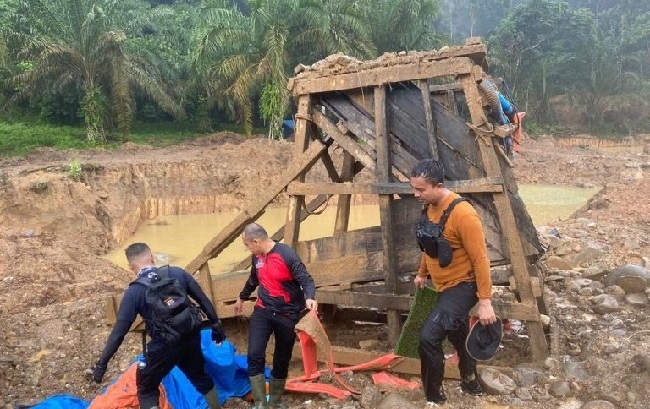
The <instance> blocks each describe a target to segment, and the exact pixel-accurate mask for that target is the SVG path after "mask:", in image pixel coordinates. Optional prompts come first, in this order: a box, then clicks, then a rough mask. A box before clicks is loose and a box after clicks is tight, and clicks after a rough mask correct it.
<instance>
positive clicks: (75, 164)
mask: <svg viewBox="0 0 650 409" xmlns="http://www.w3.org/2000/svg"><path fill="white" fill-rule="evenodd" d="M68 176H69V177H70V179H72V180H74V181H75V182H81V181H82V180H83V169H82V168H81V162H79V159H77V158H75V159H73V160H72V161H71V162H70V167H69V169H68Z"/></svg>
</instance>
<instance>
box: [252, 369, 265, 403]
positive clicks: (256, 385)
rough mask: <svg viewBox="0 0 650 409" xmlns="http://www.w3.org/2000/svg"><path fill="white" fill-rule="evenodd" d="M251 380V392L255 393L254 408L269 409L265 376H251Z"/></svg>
mask: <svg viewBox="0 0 650 409" xmlns="http://www.w3.org/2000/svg"><path fill="white" fill-rule="evenodd" d="M249 379H250V380H251V392H252V393H253V399H254V400H255V404H254V405H253V407H254V408H255V409H262V408H268V407H269V405H268V404H267V403H266V379H265V378H264V374H262V373H261V374H259V375H255V376H250V377H249Z"/></svg>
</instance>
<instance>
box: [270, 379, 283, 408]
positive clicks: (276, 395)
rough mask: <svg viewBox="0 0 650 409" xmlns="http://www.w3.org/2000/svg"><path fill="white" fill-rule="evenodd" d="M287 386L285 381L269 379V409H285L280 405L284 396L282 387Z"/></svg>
mask: <svg viewBox="0 0 650 409" xmlns="http://www.w3.org/2000/svg"><path fill="white" fill-rule="evenodd" d="M286 384H287V380H286V379H275V378H273V377H271V381H270V385H271V388H270V393H269V408H276V409H285V408H286V406H284V403H282V395H284V387H285V385H286Z"/></svg>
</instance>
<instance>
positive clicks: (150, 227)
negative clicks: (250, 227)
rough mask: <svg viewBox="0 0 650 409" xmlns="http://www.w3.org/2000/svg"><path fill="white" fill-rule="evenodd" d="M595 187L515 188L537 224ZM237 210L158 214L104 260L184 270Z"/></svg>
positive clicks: (270, 217) (367, 216)
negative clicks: (146, 252)
mask: <svg viewBox="0 0 650 409" xmlns="http://www.w3.org/2000/svg"><path fill="white" fill-rule="evenodd" d="M598 190H599V188H579V187H573V186H559V185H537V184H532V185H519V194H520V195H521V197H522V199H523V201H524V203H525V204H526V208H527V209H528V213H529V214H530V215H531V218H532V219H533V223H534V224H535V225H536V226H542V225H547V224H552V223H553V222H554V221H558V220H565V219H567V218H569V217H570V216H571V214H573V213H574V212H575V211H576V210H578V209H580V208H581V207H582V206H584V205H585V204H586V203H587V200H589V198H591V197H592V196H593V195H595V194H596V193H597V192H598ZM238 215H239V212H234V211H233V212H219V213H211V214H200V215H180V216H160V217H157V218H155V219H153V220H149V221H147V222H146V223H143V224H142V225H141V226H140V228H139V229H138V231H137V232H136V233H135V234H134V235H133V236H132V237H130V238H129V239H128V240H127V241H126V242H125V243H123V244H122V246H120V247H118V248H116V249H114V250H113V251H111V252H110V253H109V254H108V255H107V257H108V259H109V260H111V261H112V262H113V263H115V264H116V265H118V266H120V267H123V268H127V264H126V260H125V259H124V248H126V247H127V246H128V245H129V244H131V243H136V242H146V243H148V244H149V245H150V246H151V248H152V249H153V250H154V252H155V253H156V256H157V259H158V262H159V263H160V264H167V263H170V264H173V265H178V266H186V265H187V264H188V263H189V262H190V261H192V259H193V258H194V257H195V256H196V255H197V254H199V252H200V251H201V250H202V249H203V247H204V246H205V245H206V244H207V243H208V242H209V241H210V240H211V239H212V238H213V237H214V236H215V235H217V234H218V233H219V231H220V230H221V229H222V228H224V227H225V226H227V225H228V223H230V222H231V221H232V220H233V219H234V218H235V217H237V216H238ZM285 218H286V209H284V208H270V209H268V210H267V211H266V212H265V213H264V215H262V217H261V218H260V219H259V220H258V223H260V224H261V225H262V226H264V227H265V228H266V229H267V231H268V232H269V233H273V232H275V231H276V230H277V229H279V228H280V227H282V225H283V224H284V223H285ZM335 219H336V207H335V206H330V207H327V208H326V209H325V211H323V213H322V214H320V215H313V216H310V217H308V218H307V219H306V220H305V221H304V222H303V223H302V224H301V227H300V240H311V239H316V238H319V237H326V236H331V235H332V233H333V230H334V221H335ZM378 225H379V207H378V206H377V205H355V206H352V208H351V211H350V225H349V230H356V229H361V228H365V227H370V226H378ZM247 256H248V253H247V251H246V248H245V247H244V245H243V243H242V242H241V240H239V239H238V240H235V241H234V242H233V243H232V244H231V245H230V246H228V247H227V248H226V249H225V250H224V251H223V252H222V253H221V254H220V255H219V256H218V257H217V258H215V259H212V260H210V263H209V264H210V271H211V272H212V274H221V273H224V272H228V271H231V270H232V267H233V265H235V264H237V263H239V262H240V261H242V260H243V259H244V258H246V257H247Z"/></svg>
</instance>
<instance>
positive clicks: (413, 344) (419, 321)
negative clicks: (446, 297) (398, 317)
mask: <svg viewBox="0 0 650 409" xmlns="http://www.w3.org/2000/svg"><path fill="white" fill-rule="evenodd" d="M437 303H438V292H437V291H436V290H434V289H433V288H431V287H425V288H418V289H417V290H416V291H415V299H414V300H413V303H412V305H411V311H410V312H409V316H408V318H407V319H406V322H405V323H404V327H403V328H402V333H401V334H400V335H399V339H398V340H397V344H396V345H395V353H396V354H397V355H400V356H405V357H409V358H419V357H420V354H418V343H419V342H420V330H421V329H422V325H424V321H426V319H427V317H428V316H429V314H430V313H431V310H433V307H435V306H436V304H437Z"/></svg>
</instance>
